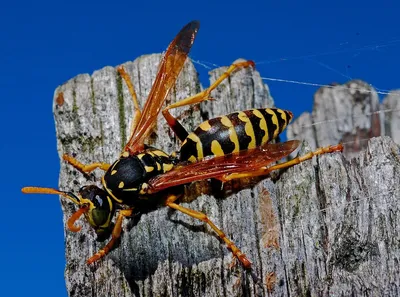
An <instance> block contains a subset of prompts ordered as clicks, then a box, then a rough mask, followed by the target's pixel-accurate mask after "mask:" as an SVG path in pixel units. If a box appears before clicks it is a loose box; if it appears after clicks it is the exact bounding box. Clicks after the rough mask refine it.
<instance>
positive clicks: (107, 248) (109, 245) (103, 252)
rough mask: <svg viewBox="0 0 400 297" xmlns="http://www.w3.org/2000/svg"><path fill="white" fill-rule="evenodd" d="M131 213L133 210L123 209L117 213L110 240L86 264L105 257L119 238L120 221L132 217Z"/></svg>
mask: <svg viewBox="0 0 400 297" xmlns="http://www.w3.org/2000/svg"><path fill="white" fill-rule="evenodd" d="M132 212H133V209H123V210H121V211H120V212H119V214H118V217H117V220H116V222H115V226H114V229H113V231H112V236H111V240H110V241H109V242H108V243H107V244H106V246H105V247H103V248H102V249H101V250H99V251H98V252H97V253H96V254H94V255H93V256H92V257H90V258H89V259H88V260H87V262H86V263H87V264H92V263H93V262H96V261H98V260H100V259H101V258H103V257H104V256H105V255H107V254H108V253H109V252H110V250H111V249H112V247H113V246H114V244H115V242H116V241H117V240H118V238H120V236H121V231H122V221H123V220H124V218H125V217H130V216H131V215H132Z"/></svg>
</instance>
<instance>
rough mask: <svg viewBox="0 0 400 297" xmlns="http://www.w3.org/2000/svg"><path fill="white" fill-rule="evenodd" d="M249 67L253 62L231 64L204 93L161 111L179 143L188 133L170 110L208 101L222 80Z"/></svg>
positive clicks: (252, 65)
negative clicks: (240, 69)
mask: <svg viewBox="0 0 400 297" xmlns="http://www.w3.org/2000/svg"><path fill="white" fill-rule="evenodd" d="M250 66H251V67H254V62H253V61H244V62H238V63H233V64H232V65H231V66H230V67H229V68H228V69H227V70H226V71H225V72H224V73H223V74H222V75H221V76H220V77H219V78H218V79H217V80H216V81H215V82H214V83H213V84H212V85H211V86H210V87H208V88H207V89H205V90H204V91H202V92H200V93H197V94H196V95H194V96H191V97H188V98H185V99H183V100H180V101H178V102H175V103H173V104H171V105H168V106H167V107H166V108H165V109H164V110H163V111H162V114H163V116H164V118H165V120H166V121H167V123H168V125H169V126H170V127H171V129H172V130H173V131H174V133H175V135H176V136H177V137H178V138H179V139H180V140H181V141H184V140H185V139H186V137H187V136H188V132H187V131H186V130H185V128H183V126H182V125H181V124H180V123H179V122H178V120H177V119H176V118H174V117H173V116H172V115H171V113H170V112H169V110H170V109H173V108H177V107H182V106H186V105H192V104H196V103H200V102H203V101H206V100H209V99H210V94H211V92H212V91H213V90H214V89H215V88H216V87H217V86H218V85H220V84H221V82H222V81H223V80H224V79H226V78H227V77H229V76H230V75H231V74H232V72H234V71H235V70H237V69H238V68H246V67H250Z"/></svg>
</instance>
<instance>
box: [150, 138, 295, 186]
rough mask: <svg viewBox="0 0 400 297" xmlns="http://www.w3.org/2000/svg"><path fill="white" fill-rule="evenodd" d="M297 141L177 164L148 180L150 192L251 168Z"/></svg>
mask: <svg viewBox="0 0 400 297" xmlns="http://www.w3.org/2000/svg"><path fill="white" fill-rule="evenodd" d="M299 144H300V141H298V140H291V141H287V142H283V143H276V144H265V145H263V146H259V147H257V148H254V149H249V150H244V151H241V152H238V153H232V154H228V155H225V156H221V157H211V158H206V159H203V160H201V161H199V162H196V163H189V164H179V165H177V166H176V167H175V168H174V169H172V170H171V171H169V172H167V173H164V174H160V175H158V176H156V177H154V178H152V179H151V180H150V181H149V188H150V192H151V193H155V192H158V191H161V190H164V189H167V188H169V187H174V186H178V185H182V184H187V183H190V182H195V181H199V180H204V179H208V178H221V177H223V176H224V175H226V174H231V173H241V172H251V171H254V170H257V169H260V168H261V167H264V166H268V165H270V164H272V163H273V162H275V161H278V160H280V159H282V158H283V157H286V156H288V155H289V154H290V153H291V152H293V151H294V150H295V149H296V148H297V147H298V146H299Z"/></svg>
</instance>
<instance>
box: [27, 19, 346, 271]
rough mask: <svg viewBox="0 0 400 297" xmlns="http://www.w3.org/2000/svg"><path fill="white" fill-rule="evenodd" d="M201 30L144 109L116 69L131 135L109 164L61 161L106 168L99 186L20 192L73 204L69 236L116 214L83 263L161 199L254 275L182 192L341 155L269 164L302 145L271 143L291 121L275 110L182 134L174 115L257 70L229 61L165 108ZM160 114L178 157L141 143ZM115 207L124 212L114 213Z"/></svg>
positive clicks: (184, 37)
mask: <svg viewBox="0 0 400 297" xmlns="http://www.w3.org/2000/svg"><path fill="white" fill-rule="evenodd" d="M198 29H199V22H197V21H192V22H190V23H189V24H187V25H186V26H185V27H183V29H182V30H181V31H180V32H179V33H178V35H177V36H176V37H175V39H174V40H173V41H172V42H171V43H170V45H169V46H168V48H167V50H166V52H165V55H164V57H163V58H162V60H161V62H160V66H159V70H158V74H157V76H156V79H155V82H154V84H153V86H152V89H151V91H150V94H149V96H148V99H147V101H146V103H145V105H144V107H143V110H140V107H139V104H138V101H137V98H136V95H135V92H134V89H133V84H132V82H131V79H130V77H129V75H128V74H127V73H126V72H125V70H124V68H123V67H120V68H119V69H118V71H119V73H120V75H121V76H122V78H123V79H124V81H125V83H126V84H127V86H128V89H129V92H130V94H131V96H132V100H133V103H134V106H135V111H134V118H133V121H132V126H131V135H130V138H129V141H128V142H127V144H126V145H125V147H124V149H123V151H122V153H121V155H120V157H119V158H118V160H116V161H115V162H114V163H113V164H108V163H104V162H96V163H92V164H82V163H80V162H79V161H78V160H77V159H75V158H74V157H72V156H69V155H64V156H63V159H64V160H65V161H66V162H67V163H69V164H70V165H72V166H73V167H75V168H76V169H78V170H80V171H81V172H83V173H89V172H91V171H93V170H95V169H100V170H103V171H104V172H105V173H104V175H103V177H102V180H101V182H102V186H103V187H102V188H99V187H97V186H95V185H87V186H83V187H82V188H81V189H80V190H79V192H78V194H77V195H75V194H73V193H71V192H68V191H60V190H57V189H53V188H41V187H25V188H23V189H22V191H23V192H24V193H42V194H58V195H61V196H63V197H64V198H66V199H69V200H70V201H72V202H73V203H74V204H76V205H77V206H78V207H79V208H78V210H77V211H76V212H75V213H74V214H73V215H72V216H71V217H70V218H69V220H68V222H67V227H68V229H69V230H71V231H73V232H78V231H79V230H80V229H81V228H80V227H78V226H76V225H75V222H76V221H77V220H78V219H79V218H80V217H81V216H82V215H84V216H85V218H86V220H87V221H88V223H89V224H90V226H91V227H93V228H94V230H95V231H96V233H97V234H99V235H101V234H103V233H104V232H105V231H106V230H108V229H109V228H110V226H111V222H112V219H113V217H114V214H115V213H116V212H118V215H117V217H116V220H115V224H114V227H113V230H112V234H111V239H110V241H109V242H108V243H107V244H106V245H105V246H104V247H103V248H102V249H101V250H99V251H98V252H97V253H95V254H94V255H93V256H92V257H90V258H89V259H88V260H87V263H88V264H91V263H94V262H96V261H98V260H99V259H101V258H102V257H104V256H105V255H106V254H107V253H109V251H110V250H111V249H112V248H113V246H114V245H115V243H116V241H117V240H118V238H119V237H120V236H121V232H122V227H121V226H122V222H123V220H124V218H125V217H130V216H132V215H134V214H135V212H136V211H139V212H140V210H141V209H144V208H146V207H147V206H148V205H149V204H150V203H153V202H154V201H161V203H162V204H163V205H165V206H167V207H170V208H172V209H175V210H177V211H181V212H183V213H185V214H187V215H189V216H191V217H193V218H196V219H199V220H201V221H203V222H205V223H207V224H208V225H209V226H210V227H211V228H212V229H213V230H214V231H215V233H216V234H217V235H218V236H219V237H220V238H221V239H222V240H223V241H224V242H225V244H226V246H227V248H228V249H229V250H230V251H231V252H232V254H233V255H234V256H235V257H236V258H237V259H238V260H239V261H240V263H241V264H242V266H243V267H244V268H245V269H246V270H250V271H251V267H252V264H251V261H250V260H249V259H248V258H247V257H246V255H245V254H244V253H242V252H241V250H240V249H239V248H238V247H237V246H236V245H235V244H234V243H233V242H232V241H231V240H230V239H228V238H227V237H226V236H225V234H224V232H223V231H222V230H220V229H219V228H218V227H217V226H216V225H215V224H214V223H213V222H212V221H210V220H209V218H208V217H207V215H206V214H204V213H201V212H198V211H195V210H192V209H189V208H186V207H183V206H181V205H179V204H178V203H177V200H178V199H179V198H180V197H181V196H182V195H183V191H182V186H184V185H185V184H188V183H191V182H196V181H199V180H205V179H210V178H213V179H218V180H220V181H222V182H226V181H230V180H233V179H238V178H248V177H256V176H264V175H268V174H269V173H270V172H271V171H273V170H277V169H281V168H286V167H289V166H292V165H295V164H298V163H300V162H303V161H305V160H308V159H310V158H312V157H313V156H315V155H320V154H325V153H331V152H336V151H341V150H342V146H341V145H336V146H329V147H325V148H319V149H317V150H316V151H314V152H310V153H308V154H306V155H304V156H301V157H297V158H295V159H292V160H290V161H287V162H284V163H280V164H276V165H273V164H275V161H277V160H280V159H282V158H283V157H285V156H288V155H289V154H290V153H291V152H293V151H294V150H295V149H296V148H297V147H298V146H299V144H300V141H297V140H291V141H287V142H284V143H275V144H274V143H271V141H272V140H274V139H276V138H277V137H278V135H279V134H280V133H281V132H282V131H283V130H284V129H285V128H286V126H287V125H288V124H289V122H290V121H291V119H292V118H293V114H292V113H291V112H290V111H286V110H282V109H278V108H264V109H251V110H246V111H238V112H234V113H231V114H229V115H225V116H221V117H217V118H214V119H210V120H208V121H205V122H203V123H202V124H200V125H199V126H198V128H197V129H195V130H194V131H193V132H191V133H189V132H187V131H186V130H185V128H184V127H183V126H182V125H181V124H180V123H179V121H178V120H177V119H176V118H175V117H173V116H172V115H171V113H170V110H171V109H174V108H177V107H182V106H186V105H192V104H197V103H200V102H202V101H206V100H208V99H210V93H211V91H212V90H214V89H215V88H216V87H217V86H218V85H219V84H220V83H221V82H222V81H223V80H224V79H225V78H227V77H228V76H230V75H231V74H232V73H233V72H234V71H236V70H237V69H240V68H244V67H254V63H253V62H252V61H245V62H237V63H234V64H232V65H231V66H230V67H229V68H228V69H227V70H226V72H225V73H224V74H222V75H221V76H220V77H219V79H217V80H216V81H215V82H214V83H213V84H212V85H211V86H210V87H209V88H207V89H206V90H204V91H202V92H200V93H198V94H197V95H194V96H191V97H189V98H186V99H183V100H181V101H178V102H176V103H174V104H172V105H169V106H167V107H165V108H164V109H163V110H162V107H163V105H164V102H165V99H166V97H167V95H168V93H169V91H170V90H171V88H172V87H173V86H174V85H175V82H176V80H177V77H178V75H179V73H180V72H181V70H182V68H183V65H184V62H185V60H186V58H187V56H188V54H189V51H190V48H191V47H192V44H193V42H194V39H195V37H196V34H197V32H198ZM161 110H162V111H161ZM160 112H162V114H163V116H164V118H165V120H166V121H167V123H168V125H169V126H170V128H171V129H172V130H173V132H174V133H175V135H176V136H177V137H178V138H179V139H180V141H181V142H182V144H181V147H180V150H179V151H178V152H177V154H171V155H169V154H167V153H166V152H164V151H162V150H159V149H157V148H153V147H149V146H147V145H146V144H145V142H146V140H147V138H148V137H149V135H150V134H151V131H152V129H153V128H154V126H155V124H156V121H157V116H158V115H159V113H160ZM118 205H124V206H127V208H124V209H117V208H118ZM134 211H135V212H134Z"/></svg>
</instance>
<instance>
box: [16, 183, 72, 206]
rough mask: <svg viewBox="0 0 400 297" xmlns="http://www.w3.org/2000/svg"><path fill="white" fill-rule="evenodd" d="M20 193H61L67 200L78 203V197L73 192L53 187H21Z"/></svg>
mask: <svg viewBox="0 0 400 297" xmlns="http://www.w3.org/2000/svg"><path fill="white" fill-rule="evenodd" d="M21 191H22V193H25V194H55V195H61V196H63V197H65V198H67V199H69V200H71V201H72V202H73V203H75V204H77V205H80V202H79V198H78V197H76V196H75V195H74V194H72V193H70V192H62V191H60V190H57V189H53V188H41V187H24V188H22V189H21Z"/></svg>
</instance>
